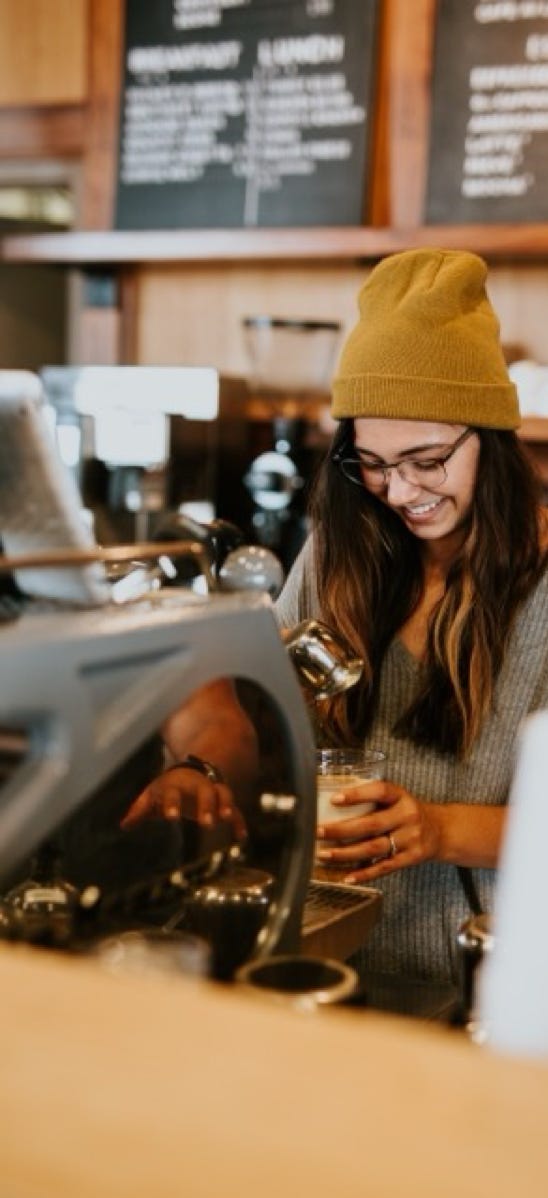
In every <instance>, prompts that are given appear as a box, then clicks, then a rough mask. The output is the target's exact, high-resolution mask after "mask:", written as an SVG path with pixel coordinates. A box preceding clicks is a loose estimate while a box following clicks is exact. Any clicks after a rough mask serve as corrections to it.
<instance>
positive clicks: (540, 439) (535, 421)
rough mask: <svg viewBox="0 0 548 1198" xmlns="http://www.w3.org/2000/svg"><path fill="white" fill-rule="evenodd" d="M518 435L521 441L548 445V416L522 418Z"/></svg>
mask: <svg viewBox="0 0 548 1198" xmlns="http://www.w3.org/2000/svg"><path fill="white" fill-rule="evenodd" d="M518 434H519V436H520V437H521V438H522V440H523V441H531V442H533V443H534V444H536V445H548V416H524V417H523V420H522V422H521V425H520V428H519V429H518Z"/></svg>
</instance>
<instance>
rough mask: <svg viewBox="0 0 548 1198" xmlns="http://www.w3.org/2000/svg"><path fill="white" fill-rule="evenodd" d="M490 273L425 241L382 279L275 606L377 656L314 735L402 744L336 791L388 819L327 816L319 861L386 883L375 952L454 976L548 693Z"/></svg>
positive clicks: (528, 496)
mask: <svg viewBox="0 0 548 1198" xmlns="http://www.w3.org/2000/svg"><path fill="white" fill-rule="evenodd" d="M485 279H486V267H485V264H484V263H483V262H482V260H481V259H480V258H478V257H476V256H475V255H473V254H469V253H461V252H454V251H440V250H430V249H425V250H418V251H409V252H406V253H403V254H398V255H394V256H392V257H390V258H387V259H385V260H384V261H383V262H381V263H380V264H379V265H378V266H377V267H376V268H375V269H374V270H373V271H372V272H371V274H370V276H369V278H368V280H367V282H366V283H365V285H364V287H363V289H362V291H361V294H360V318H359V321H358V324H357V325H356V327H355V329H354V330H353V331H352V332H351V334H350V336H349V338H348V340H347V342H346V345H345V346H344V348H343V352H342V356H341V360H340V364H339V370H338V374H337V377H336V379H335V382H334V388H333V407H332V411H333V415H334V416H335V418H337V419H338V420H340V425H339V428H338V430H337V433H336V435H335V438H334V442H333V446H332V449H331V452H330V453H329V455H328V457H327V459H326V461H325V463H324V465H323V467H322V469H321V471H320V475H319V478H318V480H317V484H316V487H315V491H314V494H313V499H312V505H311V514H312V527H313V531H312V535H311V537H310V538H309V541H308V542H307V544H306V546H305V548H304V550H303V551H302V553H301V555H300V557H299V558H298V559H297V562H296V563H295V565H294V567H293V569H292V571H291V573H290V575H289V578H288V580H287V583H286V586H285V588H284V590H283V592H282V594H281V596H280V598H279V600H278V602H277V605H276V614H277V618H278V620H279V623H280V625H281V626H283V627H285V626H293V625H294V624H296V623H297V622H298V621H299V620H301V619H304V618H306V617H308V616H319V617H320V618H322V619H323V620H325V621H326V622H327V623H328V624H330V625H331V626H332V627H333V628H336V629H337V630H338V631H339V632H340V633H342V634H344V636H345V637H346V639H347V640H348V642H349V643H350V645H351V646H352V648H353V649H354V650H355V651H356V652H357V653H358V654H359V655H360V656H361V657H362V658H363V659H364V661H365V663H366V668H365V672H364V677H363V680H362V682H361V683H360V684H359V686H358V687H356V688H354V689H353V690H351V691H348V692H346V693H345V694H344V695H341V696H338V697H336V698H334V699H333V700H331V701H330V702H327V703H326V704H325V705H324V708H323V711H322V712H321V714H320V728H319V733H318V735H319V739H320V740H321V742H322V743H334V744H364V745H366V746H368V747H372V748H377V749H382V750H384V751H385V752H386V754H387V759H388V760H387V775H388V776H387V779H386V780H385V781H383V782H367V783H365V784H364V785H363V787H360V788H356V789H352V791H349V792H347V793H346V795H345V794H344V793H343V794H341V796H340V797H339V800H338V802H339V804H341V805H344V806H345V807H347V808H348V817H349V820H350V819H351V817H352V803H353V802H354V801H355V802H359V801H363V799H364V797H365V795H366V794H367V797H368V798H370V799H373V800H374V801H375V803H376V809H375V810H374V812H373V813H372V814H369V815H366V816H362V817H360V818H356V819H354V820H352V822H351V823H347V822H346V821H345V823H344V825H342V824H341V823H339V822H337V823H333V824H332V825H330V824H326V825H325V826H324V827H323V828H322V829H320V837H321V839H322V841H323V844H324V847H323V849H322V850H321V852H320V854H319V855H320V859H322V860H324V861H325V862H329V863H330V865H335V864H336V865H337V866H339V867H340V868H341V870H342V873H341V878H344V879H345V880H346V881H351V882H361V883H368V884H369V883H374V885H375V886H377V885H379V886H380V887H381V888H382V890H383V892H384V903H383V914H382V917H381V919H380V921H379V923H378V925H377V927H376V928H375V930H374V931H373V933H372V935H371V936H370V938H369V940H368V941H367V944H366V946H365V948H364V950H363V954H362V961H361V965H362V967H363V968H364V969H366V970H370V971H371V970H372V971H375V972H394V973H399V972H403V973H405V974H406V975H407V977H416V978H427V979H430V980H434V979H435V980H443V981H447V980H449V979H451V978H453V980H455V978H456V970H457V953H456V935H457V930H458V927H459V925H460V923H461V922H462V921H463V919H464V918H465V917H466V915H467V914H469V910H470V909H469V906H468V899H467V897H466V894H465V889H467V888H468V887H467V882H469V880H470V878H472V879H473V884H474V885H475V888H476V890H477V893H478V895H479V899H480V902H481V904H482V906H483V908H484V909H486V910H488V909H489V907H490V904H491V900H492V893H493V885H494V880H495V876H496V875H495V867H496V864H497V858H498V852H499V847H500V843H501V838H502V835H503V830H504V816H505V804H506V802H507V798H508V791H509V786H510V781H511V777H512V769H513V761H514V752H515V745H516V737H517V735H518V732H519V727H520V723H521V721H522V720H523V718H524V717H525V716H526V715H527V714H528V713H529V712H531V711H534V710H536V709H538V708H542V707H546V706H548V571H547V569H546V544H547V536H546V527H547V525H546V521H545V519H544V513H543V510H542V509H541V508H540V507H539V503H538V494H537V486H536V483H535V479H534V476H533V473H532V471H531V468H530V466H529V464H528V461H527V459H526V458H525V456H524V454H523V451H522V449H521V447H520V444H519V442H518V440H517V437H516V435H515V431H514V430H515V429H516V427H517V426H518V424H519V412H518V406H517V399H516V394H515V388H514V387H513V385H512V383H511V382H510V380H509V377H508V374H507V370H506V366H505V363H504V359H503V355H502V351H501V348H500V343H499V335H498V322H497V319H496V316H495V314H494V312H493V310H492V308H491V305H490V303H489V301H488V299H487V296H486V292H485ZM350 838H351V841H352V843H350V844H349V843H346V844H342V843H341V842H342V841H347V842H348V840H349V839H350ZM457 867H465V872H464V873H463V872H461V871H460V870H459V869H457Z"/></svg>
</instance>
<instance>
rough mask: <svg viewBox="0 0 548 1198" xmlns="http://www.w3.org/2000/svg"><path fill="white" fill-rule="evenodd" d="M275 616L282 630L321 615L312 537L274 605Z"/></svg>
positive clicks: (306, 543) (300, 554)
mask: <svg viewBox="0 0 548 1198" xmlns="http://www.w3.org/2000/svg"><path fill="white" fill-rule="evenodd" d="M274 615H275V617H276V620H277V623H278V625H279V627H280V628H294V626H295V624H299V623H300V621H301V620H306V619H308V618H309V617H311V616H318V615H319V602H318V593H317V588H316V577H315V568H314V542H313V538H312V536H310V537H308V539H307V540H306V541H305V544H304V545H303V548H302V549H301V552H300V553H299V555H298V557H297V558H296V560H295V561H294V563H293V565H292V567H291V570H290V571H289V574H288V576H287V578H286V581H285V584H284V587H283V590H282V591H281V594H280V595H279V597H278V599H277V600H276V603H275V604H274Z"/></svg>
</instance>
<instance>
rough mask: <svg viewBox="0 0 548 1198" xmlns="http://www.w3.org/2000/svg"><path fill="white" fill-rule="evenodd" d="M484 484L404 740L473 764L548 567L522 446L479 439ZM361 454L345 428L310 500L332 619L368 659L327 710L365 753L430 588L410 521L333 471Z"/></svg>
mask: <svg viewBox="0 0 548 1198" xmlns="http://www.w3.org/2000/svg"><path fill="white" fill-rule="evenodd" d="M476 432H477V433H478V436H479V439H480V455H479V462H478V474H477V481H476V487H475V493H474V499H473V504H472V509H471V511H470V514H469V517H468V523H467V527H466V529H465V532H464V538H463V544H462V548H461V550H460V552H459V554H458V555H457V557H456V559H455V561H454V562H453V564H452V566H451V568H450V570H449V573H448V576H447V581H446V588H445V592H444V594H443V596H442V598H441V599H440V601H439V602H438V604H437V605H436V607H435V609H434V611H433V612H432V615H431V617H430V622H429V633H428V643H427V651H426V658H425V662H424V667H425V668H424V674H423V679H424V680H423V684H422V685H421V687H420V691H419V693H418V694H417V696H416V698H415V700H414V702H413V703H412V705H411V707H410V708H409V710H408V711H406V712H405V713H404V714H403V716H402V717H401V719H400V720H399V722H398V725H397V727H396V729H395V730H396V732H397V733H399V734H401V735H406V736H409V737H411V739H412V740H413V741H415V743H416V744H420V745H428V746H431V747H434V748H437V749H438V750H441V751H442V752H449V753H452V754H454V755H457V756H461V757H462V756H465V755H466V753H467V752H468V750H469V749H470V747H471V745H472V744H473V743H474V741H475V740H476V738H477V736H478V734H479V732H480V729H481V726H482V723H483V720H484V718H485V716H486V715H487V713H488V712H489V710H490V708H491V705H492V700H493V691H494V686H495V682H496V679H497V676H498V674H499V671H500V668H501V665H502V662H503V659H504V653H505V650H506V646H507V643H508V638H509V636H510V632H511V629H512V624H513V620H514V617H515V614H516V611H517V609H518V607H519V605H520V604H521V603H522V602H523V600H524V599H525V598H526V596H527V595H528V594H529V593H530V592H531V590H532V588H533V587H534V585H535V583H536V581H537V580H538V578H539V577H540V574H541V572H542V570H543V568H544V567H545V565H546V552H545V551H543V549H542V548H541V545H540V538H539V524H538V519H539V517H538V511H539V486H538V482H537V479H536V477H535V474H534V472H533V469H532V467H531V465H530V463H529V461H528V459H527V457H526V456H525V453H524V451H523V449H522V447H521V445H520V443H519V441H518V439H517V437H516V435H515V433H512V432H502V431H497V430H493V429H479V428H478V429H476ZM342 447H347V448H348V450H349V451H350V452H352V447H353V427H352V421H351V420H345V421H342V422H341V425H340V427H339V429H338V431H337V433H336V434H335V438H334V442H333V446H332V450H331V452H330V454H329V455H328V456H327V457H326V459H325V461H324V462H323V464H322V466H321V468H320V471H319V474H318V476H317V479H316V481H315V484H314V486H313V488H312V492H311V499H310V513H311V517H312V525H313V529H314V534H315V536H314V541H315V553H316V563H317V576H318V593H319V599H320V606H321V612H322V617H323V618H324V619H325V620H326V622H327V623H330V624H331V625H332V626H333V627H334V628H336V629H338V630H339V632H340V633H341V634H342V635H344V636H345V638H346V640H347V641H348V642H349V644H350V645H351V646H352V648H353V649H354V651H355V652H356V653H358V654H359V655H360V656H361V657H363V659H364V661H365V670H364V676H363V679H362V682H361V683H360V685H359V686H356V687H354V688H353V689H352V690H351V691H348V692H347V693H346V694H344V695H340V696H337V697H336V698H334V699H332V700H330V701H328V702H326V704H325V708H324V710H323V712H322V722H323V721H325V724H326V727H328V728H329V730H330V734H331V736H332V737H333V739H335V740H340V741H343V740H344V741H351V742H352V741H358V740H359V739H361V738H363V735H364V733H365V732H366V731H367V728H368V727H369V725H370V723H371V720H372V718H373V715H374V712H375V708H376V702H377V694H378V684H379V677H380V670H381V666H382V661H383V658H384V655H385V653H386V650H387V648H388V646H389V644H390V642H391V641H392V640H393V638H394V636H395V634H396V632H397V631H398V629H399V628H401V627H402V625H403V624H404V623H405V621H406V620H407V619H408V618H409V616H410V615H411V614H412V612H413V611H414V610H415V608H416V606H417V604H418V602H419V599H420V597H421V592H422V588H423V568H422V561H421V556H420V544H419V542H418V541H417V538H415V537H414V536H413V535H412V533H410V532H409V530H408V529H407V528H406V526H405V524H404V523H403V521H402V520H401V518H400V517H399V516H398V515H397V514H396V513H395V512H394V511H392V510H391V509H390V508H389V507H387V506H386V505H385V504H383V503H381V501H380V500H379V499H378V498H377V497H376V496H375V495H373V494H372V493H371V492H369V491H367V490H366V489H365V487H358V486H356V485H354V484H352V483H351V482H349V481H348V480H347V479H345V478H344V477H343V476H342V474H341V473H340V471H339V468H338V467H337V465H336V464H335V463H334V462H333V460H332V453H333V451H335V450H336V449H339V448H342Z"/></svg>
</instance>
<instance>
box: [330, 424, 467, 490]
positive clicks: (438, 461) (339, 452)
mask: <svg viewBox="0 0 548 1198" xmlns="http://www.w3.org/2000/svg"><path fill="white" fill-rule="evenodd" d="M475 432H477V430H476V429H475V428H474V427H473V425H469V427H468V428H466V429H465V430H464V432H463V433H461V435H460V437H457V439H456V441H455V442H454V444H453V445H452V446H451V449H450V450H449V452H448V453H445V454H443V455H442V456H441V457H436V458H423V459H422V460H421V461H415V460H414V459H413V458H407V459H406V458H404V459H403V460H402V461H401V462H379V463H378V464H377V463H375V466H374V467H373V468H374V469H378V470H379V475H380V472H381V471H382V482H379V485H378V487H374V488H372V487H371V484H368V483H366V482H364V480H363V478H361V477H360V478H356V477H354V475H353V474H350V473H347V471H346V470H345V466H346V465H347V464H348V465H352V466H357V467H358V469H359V470H362V469H367V466H366V465H365V463H364V462H363V461H362V459H361V458H360V455H359V450H358V451H356V446H354V447H353V448H354V455H352V454H349V453H348V452H347V448H348V446H347V443H346V440H345V441H344V442H343V444H342V445H339V446H338V447H337V448H333V450H332V451H331V454H330V459H331V461H332V462H333V464H334V465H335V466H337V467H338V469H339V470H340V472H341V474H342V476H343V478H345V479H346V480H347V482H350V483H354V485H355V486H357V487H363V488H364V490H366V491H369V490H379V491H381V490H386V488H387V487H388V485H389V481H390V480H389V477H388V471H389V470H397V471H398V473H399V468H400V466H405V464H406V462H407V463H408V464H409V465H411V466H413V465H418V466H419V467H422V468H423V469H424V468H425V467H426V468H428V467H430V468H431V469H435V468H437V467H440V466H441V468H442V470H443V479H440V482H439V483H437V484H436V485H437V486H440V484H441V483H442V482H445V481H446V479H447V470H446V463H447V462H448V461H449V460H450V458H452V457H453V454H454V453H456V452H457V449H460V447H461V445H463V444H464V442H465V441H466V440H467V439H468V437H471V436H472V433H475ZM370 468H371V467H370ZM380 476H381V475H380ZM400 478H402V479H403V481H404V482H409V479H405V476H404V475H402V474H400ZM417 485H420V484H417Z"/></svg>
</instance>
